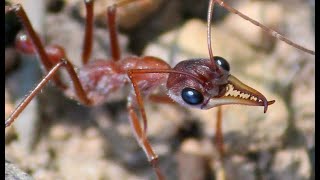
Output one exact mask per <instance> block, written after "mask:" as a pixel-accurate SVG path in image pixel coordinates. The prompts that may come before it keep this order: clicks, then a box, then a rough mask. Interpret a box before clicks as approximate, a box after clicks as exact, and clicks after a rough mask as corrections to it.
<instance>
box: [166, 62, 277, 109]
mask: <svg viewBox="0 0 320 180" xmlns="http://www.w3.org/2000/svg"><path fill="white" fill-rule="evenodd" d="M214 62H215V65H216V66H217V68H216V67H214V65H212V61H211V60H210V59H192V60H186V61H182V62H180V63H178V64H177V65H176V66H175V67H174V68H173V70H175V71H179V72H181V74H179V73H170V75H169V77H168V81H167V88H168V94H169V96H170V97H171V98H172V99H173V100H174V101H176V102H177V103H179V104H181V105H183V106H186V107H193V108H199V109H210V108H213V107H216V106H220V105H226V104H244V105H251V106H264V111H265V112H266V110H267V107H268V105H270V104H273V103H274V101H269V102H268V101H267V99H266V98H265V97H264V96H263V95H262V94H261V93H260V92H258V91H257V90H255V89H253V88H251V87H249V86H247V85H245V84H243V83H242V82H241V81H239V80H238V79H237V78H235V77H234V76H232V75H231V74H230V72H229V71H230V66H229V63H228V62H227V61H226V60H225V59H224V58H222V57H219V56H215V57H214ZM235 92H236V93H235Z"/></svg>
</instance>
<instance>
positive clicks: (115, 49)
mask: <svg viewBox="0 0 320 180" xmlns="http://www.w3.org/2000/svg"><path fill="white" fill-rule="evenodd" d="M116 13H117V8H116V6H115V5H113V6H109V7H108V10H107V17H108V27H109V38H110V43H111V55H112V59H113V60H114V61H118V60H119V59H120V56H121V55H120V48H119V41H118V34H117V27H116Z"/></svg>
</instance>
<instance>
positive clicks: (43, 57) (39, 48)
mask: <svg viewBox="0 0 320 180" xmlns="http://www.w3.org/2000/svg"><path fill="white" fill-rule="evenodd" d="M11 11H13V12H14V13H15V14H16V15H17V17H18V18H19V19H20V20H21V22H22V25H23V27H24V29H25V30H26V32H27V34H28V36H29V37H30V39H31V41H32V43H33V45H34V46H35V49H36V53H37V54H38V55H39V58H40V61H41V63H42V64H43V66H44V68H45V70H46V71H47V72H48V71H50V69H51V68H52V67H53V64H52V63H51V62H50V59H49V57H48V55H47V53H46V51H45V49H44V47H43V45H42V43H41V41H40V38H39V36H38V35H37V33H36V32H35V30H34V29H33V27H32V25H31V23H30V20H29V18H28V16H27V15H26V12H25V10H24V9H23V7H22V6H21V4H16V5H13V6H9V7H8V8H6V12H11ZM53 80H54V82H55V84H56V85H57V86H58V87H60V88H62V89H66V86H65V84H64V83H63V82H62V81H61V79H60V77H59V76H57V75H55V76H54V77H53Z"/></svg>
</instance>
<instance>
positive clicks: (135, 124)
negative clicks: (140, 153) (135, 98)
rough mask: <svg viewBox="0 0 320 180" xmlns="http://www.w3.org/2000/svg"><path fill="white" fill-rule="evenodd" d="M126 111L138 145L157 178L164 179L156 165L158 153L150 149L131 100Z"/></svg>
mask: <svg viewBox="0 0 320 180" xmlns="http://www.w3.org/2000/svg"><path fill="white" fill-rule="evenodd" d="M128 111H129V115H130V117H129V119H130V124H131V127H132V129H133V132H134V135H135V138H136V140H137V141H138V143H139V145H140V146H141V147H142V149H143V150H144V152H145V153H146V155H147V158H148V161H149V162H150V163H151V165H152V167H153V169H154V171H155V173H156V174H157V177H158V179H159V180H163V179H165V178H164V176H163V175H162V173H161V171H160V169H159V167H158V155H157V154H156V153H155V152H154V150H153V149H152V147H151V145H150V143H149V141H148V139H147V137H146V134H145V133H144V131H143V130H142V128H141V126H140V123H139V120H138V116H137V114H136V113H135V111H134V107H133V106H132V102H130V101H129V103H128Z"/></svg>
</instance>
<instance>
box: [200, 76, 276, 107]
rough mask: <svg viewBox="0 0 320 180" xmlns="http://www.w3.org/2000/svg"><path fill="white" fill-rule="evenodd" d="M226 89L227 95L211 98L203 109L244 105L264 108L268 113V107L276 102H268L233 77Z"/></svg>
mask: <svg viewBox="0 0 320 180" xmlns="http://www.w3.org/2000/svg"><path fill="white" fill-rule="evenodd" d="M226 88H227V90H226V93H225V94H224V95H223V96H221V97H216V98H215V97H213V98H210V99H209V100H208V102H207V103H205V104H204V105H203V106H202V107H201V109H210V108H213V107H217V106H221V105H227V104H242V105H249V106H264V113H266V112H267V109H268V106H269V105H271V104H273V103H274V102H275V101H274V100H272V101H268V100H267V99H266V98H265V97H264V96H263V95H262V94H261V93H260V92H258V91H257V90H255V89H253V88H251V87H249V86H247V85H245V84H244V83H242V82H241V81H240V80H238V79H237V78H236V77H234V76H232V75H230V76H229V78H228V84H227V86H226Z"/></svg>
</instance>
